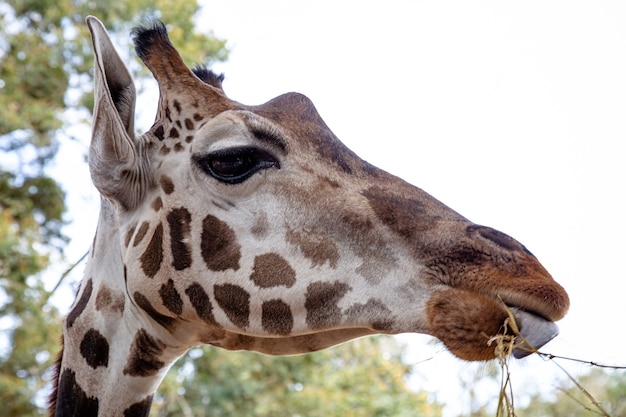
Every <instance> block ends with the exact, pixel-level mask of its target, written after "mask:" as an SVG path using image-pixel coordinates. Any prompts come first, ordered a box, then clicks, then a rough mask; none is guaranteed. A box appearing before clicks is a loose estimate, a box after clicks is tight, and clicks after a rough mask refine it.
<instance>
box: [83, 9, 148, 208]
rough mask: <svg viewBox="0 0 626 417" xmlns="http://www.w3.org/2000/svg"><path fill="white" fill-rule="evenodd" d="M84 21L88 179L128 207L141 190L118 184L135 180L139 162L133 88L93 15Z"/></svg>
mask: <svg viewBox="0 0 626 417" xmlns="http://www.w3.org/2000/svg"><path fill="white" fill-rule="evenodd" d="M86 22H87V26H88V27H89V30H90V32H91V39H92V43H93V48H94V98H95V107H94V111H93V123H92V124H93V129H92V131H93V133H92V138H91V145H90V147H89V168H90V171H91V177H92V179H93V182H94V184H95V186H96V187H97V188H98V190H99V191H100V193H101V194H102V195H103V196H105V197H108V198H111V199H113V200H115V201H117V202H119V203H120V204H122V206H124V207H126V208H131V207H134V205H135V203H136V201H138V200H139V199H140V190H138V189H133V188H136V187H133V184H130V186H129V187H128V188H126V187H123V186H121V184H126V183H127V182H128V181H129V178H133V177H135V176H134V175H132V173H133V172H136V170H137V166H138V163H139V161H138V157H137V153H136V150H135V144H134V117H135V99H136V93H135V85H134V83H133V79H132V77H131V75H130V73H129V72H128V69H127V68H126V66H125V65H124V63H123V62H122V60H121V58H120V57H119V55H118V54H117V52H116V51H115V48H114V47H113V44H112V43H111V39H110V38H109V35H108V34H107V31H106V29H105V27H104V25H103V24H102V22H100V20H98V19H97V18H95V17H93V16H88V17H87V19H86ZM131 182H132V180H131Z"/></svg>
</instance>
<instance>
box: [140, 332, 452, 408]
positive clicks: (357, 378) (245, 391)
mask: <svg viewBox="0 0 626 417" xmlns="http://www.w3.org/2000/svg"><path fill="white" fill-rule="evenodd" d="M401 352H402V348H401V346H399V345H398V344H397V342H396V341H395V339H393V338H390V337H366V338H362V339H358V340H356V341H352V342H348V343H346V344H343V345H341V346H338V347H335V348H331V349H327V350H323V351H320V352H315V353H311V354H307V355H300V356H290V357H273V356H267V355H262V354H257V353H251V352H227V351H224V350H221V349H216V348H211V347H204V348H197V349H194V350H192V351H191V352H190V354H189V355H187V356H186V357H185V358H183V359H181V360H180V361H179V362H178V363H177V364H176V366H175V368H174V369H173V370H171V371H170V373H169V374H168V376H167V377H166V381H165V382H164V384H163V385H162V387H161V389H160V390H159V396H158V397H157V399H156V401H155V405H154V408H153V410H152V414H151V415H153V416H179V415H181V416H185V415H190V416H191V415H192V416H195V417H201V416H234V415H236V416H255V417H263V416H267V417H269V416H293V417H296V416H303V417H304V416H306V417H323V416H326V417H332V416H337V417H377V416H380V417H383V416H395V417H402V416H407V417H408V416H440V415H441V409H442V407H441V405H439V404H437V403H434V402H429V401H428V398H427V395H426V394H425V393H423V392H419V393H416V392H413V391H411V390H410V389H409V388H408V387H407V385H406V377H407V376H408V374H409V373H410V371H411V367H410V366H408V365H405V364H403V362H402V358H401ZM182 393H184V398H183V397H181V394H182Z"/></svg>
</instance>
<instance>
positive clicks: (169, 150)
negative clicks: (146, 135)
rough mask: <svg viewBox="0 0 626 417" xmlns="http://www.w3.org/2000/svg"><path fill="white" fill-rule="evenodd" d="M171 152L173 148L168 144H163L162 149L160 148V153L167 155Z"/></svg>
mask: <svg viewBox="0 0 626 417" xmlns="http://www.w3.org/2000/svg"><path fill="white" fill-rule="evenodd" d="M170 152H171V149H170V147H169V146H167V145H163V146H161V149H159V155H163V156H165V155H167V154H168V153H170Z"/></svg>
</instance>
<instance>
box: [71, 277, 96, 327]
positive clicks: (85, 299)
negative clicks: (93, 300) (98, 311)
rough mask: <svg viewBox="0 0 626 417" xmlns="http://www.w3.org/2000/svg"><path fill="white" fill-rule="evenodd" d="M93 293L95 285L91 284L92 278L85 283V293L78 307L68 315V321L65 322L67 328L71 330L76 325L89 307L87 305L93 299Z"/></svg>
mask: <svg viewBox="0 0 626 417" xmlns="http://www.w3.org/2000/svg"><path fill="white" fill-rule="evenodd" d="M92 291H93V283H92V282H91V278H90V279H88V280H87V282H86V283H85V288H84V289H83V293H82V294H81V295H80V298H79V299H78V301H77V302H76V305H75V306H74V308H73V309H72V311H70V312H69V314H68V315H67V319H66V321H65V323H66V325H67V328H68V329H69V328H71V327H72V326H73V325H74V321H76V319H77V318H78V317H79V316H80V315H81V314H82V312H83V311H84V310H85V307H87V303H88V302H89V298H90V297H91V292H92Z"/></svg>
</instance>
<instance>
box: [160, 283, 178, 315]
mask: <svg viewBox="0 0 626 417" xmlns="http://www.w3.org/2000/svg"><path fill="white" fill-rule="evenodd" d="M159 296H160V297H161V301H162V302H163V305H164V306H165V308H167V309H168V310H169V311H171V312H172V313H174V314H176V315H180V314H181V313H182V312H183V300H182V299H181V298H180V294H179V293H178V291H176V287H175V286H174V280H173V279H171V278H170V279H169V280H168V281H167V283H166V284H163V285H161V289H160V290H159Z"/></svg>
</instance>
